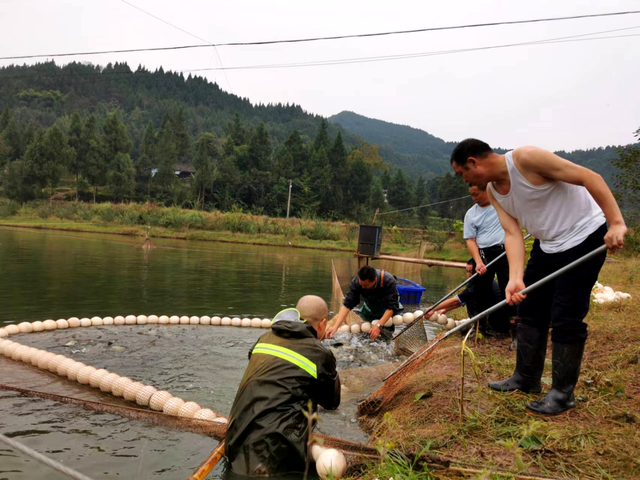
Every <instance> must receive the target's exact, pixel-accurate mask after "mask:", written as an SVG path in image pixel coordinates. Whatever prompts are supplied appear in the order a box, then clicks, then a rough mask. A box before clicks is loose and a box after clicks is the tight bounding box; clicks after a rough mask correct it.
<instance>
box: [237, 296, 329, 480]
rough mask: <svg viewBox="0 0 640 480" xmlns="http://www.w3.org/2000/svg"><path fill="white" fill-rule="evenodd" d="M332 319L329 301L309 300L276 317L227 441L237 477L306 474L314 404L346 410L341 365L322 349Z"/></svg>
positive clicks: (243, 387)
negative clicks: (342, 406) (309, 414)
mask: <svg viewBox="0 0 640 480" xmlns="http://www.w3.org/2000/svg"><path fill="white" fill-rule="evenodd" d="M328 316H329V309H328V308H327V304H326V302H325V301H324V300H323V299H321V298H320V297H316V296H314V295H307V296H304V297H302V298H301V299H300V300H299V301H298V305H297V306H296V308H288V309H286V310H283V311H282V312H280V313H279V314H278V315H276V317H275V318H274V319H273V323H272V325H271V331H270V332H268V333H265V334H264V335H262V336H261V337H260V339H259V340H258V342H257V343H256V345H255V346H254V347H253V349H252V350H251V352H250V353H249V365H248V367H247V370H246V372H245V374H244V377H243V378H242V382H241V383H240V387H239V388H238V392H237V393H236V398H235V400H234V402H233V407H232V408H231V414H230V416H229V420H230V421H229V428H228V429H227V434H226V438H225V442H226V455H227V459H228V460H229V465H230V467H231V471H232V474H240V475H248V476H274V475H278V476H280V475H283V474H293V473H296V472H298V473H299V472H304V469H305V464H306V462H307V456H308V451H307V441H308V438H309V434H310V432H309V427H308V421H307V418H306V417H305V415H304V412H305V411H307V409H308V402H309V400H311V402H312V404H313V409H314V411H315V410H317V406H318V405H322V406H323V407H324V408H326V409H328V410H335V409H336V408H338V405H340V378H339V377H338V372H337V370H336V359H335V358H334V356H333V354H332V353H331V352H330V351H329V350H328V349H326V348H325V347H324V346H323V345H322V344H321V343H320V340H322V338H323V337H324V334H325V331H326V328H327V317H328ZM299 477H300V475H297V477H296V478H299Z"/></svg>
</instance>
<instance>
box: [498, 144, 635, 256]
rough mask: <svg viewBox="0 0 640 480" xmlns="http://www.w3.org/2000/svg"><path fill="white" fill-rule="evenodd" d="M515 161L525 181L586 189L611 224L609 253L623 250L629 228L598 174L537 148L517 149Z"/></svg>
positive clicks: (607, 238)
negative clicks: (534, 178)
mask: <svg viewBox="0 0 640 480" xmlns="http://www.w3.org/2000/svg"><path fill="white" fill-rule="evenodd" d="M514 161H516V162H517V166H518V167H519V168H520V169H521V172H522V174H523V175H525V177H527V173H530V174H533V175H534V176H536V175H537V176H539V177H541V178H543V179H546V180H556V181H560V182H566V183H571V184H573V185H579V186H581V187H585V188H586V189H587V191H588V192H589V193H590V194H591V196H592V197H593V199H594V200H595V201H596V203H597V204H598V205H599V206H600V208H601V209H602V211H603V212H604V216H605V217H606V218H607V222H609V231H608V232H607V234H606V235H605V237H604V241H605V243H606V245H607V247H608V248H609V251H610V252H611V253H613V252H615V250H616V249H618V248H622V247H623V246H624V236H625V234H626V233H627V226H626V225H625V222H624V219H623V218H622V213H621V212H620V208H619V207H618V204H617V203H616V199H615V198H614V197H613V194H612V193H611V190H610V189H609V187H608V186H607V184H606V182H605V181H604V179H603V178H602V177H601V176H600V175H599V174H597V173H596V172H594V171H592V170H589V169H588V168H585V167H581V166H580V165H576V164H575V163H573V162H570V161H569V160H565V159H564V158H561V157H559V156H558V155H556V154H555V153H552V152H549V151H547V150H544V149H542V148H538V147H522V148H518V149H516V150H515V151H514ZM505 230H506V229H505Z"/></svg>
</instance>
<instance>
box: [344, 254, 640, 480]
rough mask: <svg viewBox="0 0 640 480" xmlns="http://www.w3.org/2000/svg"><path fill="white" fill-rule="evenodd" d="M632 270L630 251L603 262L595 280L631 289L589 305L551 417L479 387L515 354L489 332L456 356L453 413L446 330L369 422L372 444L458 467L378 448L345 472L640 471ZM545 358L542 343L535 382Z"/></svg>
mask: <svg viewBox="0 0 640 480" xmlns="http://www.w3.org/2000/svg"><path fill="white" fill-rule="evenodd" d="M639 278H640V258H638V257H635V258H633V257H627V258H623V259H620V260H619V261H615V262H607V263H606V264H605V266H604V268H603V270H602V273H601V275H600V278H599V281H600V282H601V283H603V284H605V285H608V286H611V287H612V288H613V289H614V290H621V291H624V292H629V293H631V295H632V298H631V299H629V300H625V301H623V302H621V303H611V304H606V305H595V304H594V305H592V308H591V311H590V313H589V315H588V317H587V322H588V324H589V340H588V342H587V347H586V351H585V357H584V361H583V365H582V371H581V376H580V380H579V384H578V387H577V388H576V391H575V394H576V398H577V400H578V407H577V408H576V409H574V410H571V411H569V412H567V413H565V414H562V415H560V416H558V417H553V418H543V417H537V416H533V415H531V414H527V413H526V411H525V408H524V406H525V404H526V403H528V402H529V401H531V400H532V399H535V398H539V395H533V394H532V395H527V394H522V393H519V392H513V393H509V394H500V393H497V392H493V391H491V390H490V389H488V388H487V386H486V384H487V382H488V381H492V380H495V379H501V378H506V377H508V376H510V375H511V373H512V372H513V368H514V363H515V354H514V353H512V352H509V351H508V350H507V345H508V342H507V341H506V340H494V339H492V340H483V341H481V342H480V343H479V344H478V346H477V347H474V346H473V345H471V349H472V351H473V355H474V358H475V360H470V359H469V357H467V360H466V365H467V367H466V370H465V400H464V407H465V415H464V418H463V419H462V420H461V419H460V417H459V415H460V402H459V395H460V385H461V380H460V343H461V339H460V337H456V338H451V339H449V340H447V341H445V342H443V343H442V346H441V347H440V348H439V349H438V351H437V353H436V354H435V355H434V356H433V357H432V358H431V359H430V360H429V362H428V363H426V364H425V365H424V366H423V368H422V369H421V370H419V371H418V373H417V374H416V375H414V376H413V377H412V379H411V381H410V382H408V383H407V384H406V385H405V386H404V388H403V390H402V391H401V393H400V394H399V395H397V397H395V398H394V399H393V400H392V401H391V402H390V403H389V404H388V405H387V406H386V407H385V410H384V411H386V412H387V414H386V416H385V417H383V418H380V417H376V418H375V419H374V423H375V425H376V426H377V431H376V432H375V434H376V436H377V438H378V440H379V441H380V445H382V446H384V445H388V446H395V447H396V448H399V449H400V450H402V451H404V452H414V453H415V452H419V451H421V450H425V449H426V450H427V451H428V452H430V453H433V454H437V455H440V456H442V457H445V458H447V459H451V460H454V461H455V462H456V463H455V464H456V465H457V466H458V470H451V469H438V468H434V467H425V466H422V465H414V466H413V467H412V466H411V464H410V462H407V461H406V460H403V459H402V458H395V459H394V458H393V457H388V458H387V460H386V461H385V462H383V463H382V464H381V465H371V466H370V468H369V469H368V470H367V471H366V472H365V473H364V474H363V475H362V476H360V477H354V478H363V479H364V478H366V479H372V478H380V479H381V480H383V479H384V480H387V479H388V478H390V477H393V478H394V479H395V480H399V479H430V478H481V479H506V478H518V477H516V476H515V474H528V475H533V477H529V478H536V476H549V477H551V478H563V479H566V478H572V479H573V478H580V479H632V478H640V436H639V435H638V423H639V422H640V413H639V412H640V368H638V362H639V360H640V282H639V281H638V279H639ZM550 358H551V353H550V351H549V352H548V354H547V364H546V366H545V373H544V374H543V389H544V391H546V390H548V389H549V388H550V384H551V371H550V361H551V360H550ZM462 470H466V472H463V471H462ZM497 471H500V472H507V473H503V474H498V473H496V472H497Z"/></svg>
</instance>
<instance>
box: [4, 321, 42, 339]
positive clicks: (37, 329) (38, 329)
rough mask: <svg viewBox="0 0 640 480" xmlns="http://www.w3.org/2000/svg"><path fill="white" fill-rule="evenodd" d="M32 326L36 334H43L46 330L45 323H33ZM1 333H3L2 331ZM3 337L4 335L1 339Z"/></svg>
mask: <svg viewBox="0 0 640 480" xmlns="http://www.w3.org/2000/svg"><path fill="white" fill-rule="evenodd" d="M32 325H33V331H34V332H42V331H43V330H44V323H42V322H41V321H40V320H38V321H37V322H33V323H32ZM0 333H2V332H1V331H0ZM1 336H2V335H0V337H1Z"/></svg>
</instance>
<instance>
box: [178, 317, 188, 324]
mask: <svg viewBox="0 0 640 480" xmlns="http://www.w3.org/2000/svg"><path fill="white" fill-rule="evenodd" d="M180 325H189V317H187V316H186V315H182V316H181V317H180Z"/></svg>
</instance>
